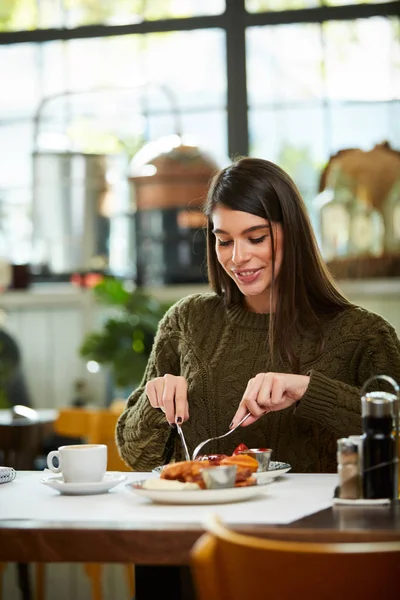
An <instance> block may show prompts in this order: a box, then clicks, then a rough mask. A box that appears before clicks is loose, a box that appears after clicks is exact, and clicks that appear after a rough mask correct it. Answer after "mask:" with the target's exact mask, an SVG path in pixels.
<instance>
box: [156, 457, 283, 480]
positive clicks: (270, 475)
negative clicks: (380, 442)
mask: <svg viewBox="0 0 400 600" xmlns="http://www.w3.org/2000/svg"><path fill="white" fill-rule="evenodd" d="M291 468H292V466H291V465H289V463H284V462H279V461H277V460H271V461H270V463H269V469H268V471H265V472H261V473H254V477H255V478H256V479H257V482H258V483H267V482H268V481H271V480H272V479H275V478H276V477H280V476H281V475H284V474H285V473H287V472H288V471H290V469H291ZM162 469H163V467H156V468H155V469H153V473H158V474H160V473H161V471H162Z"/></svg>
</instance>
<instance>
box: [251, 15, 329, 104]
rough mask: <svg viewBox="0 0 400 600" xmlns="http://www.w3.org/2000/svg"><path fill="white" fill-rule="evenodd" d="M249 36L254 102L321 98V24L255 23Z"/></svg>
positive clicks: (252, 99)
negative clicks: (262, 25) (260, 24)
mask: <svg viewBox="0 0 400 600" xmlns="http://www.w3.org/2000/svg"><path fill="white" fill-rule="evenodd" d="M246 39H247V48H248V56H247V73H248V87H249V102H250V105H253V104H260V103H265V102H274V101H278V102H281V101H294V100H309V99H314V98H321V96H322V94H323V79H322V69H321V60H322V40H321V32H320V26H319V25H311V24H307V25H304V24H301V25H281V26H273V27H271V26H266V27H251V28H249V29H248V30H247V37H246Z"/></svg>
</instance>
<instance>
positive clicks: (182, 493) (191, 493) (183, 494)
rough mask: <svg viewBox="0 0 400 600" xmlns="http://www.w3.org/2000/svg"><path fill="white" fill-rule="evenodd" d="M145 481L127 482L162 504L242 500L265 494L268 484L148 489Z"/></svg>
mask: <svg viewBox="0 0 400 600" xmlns="http://www.w3.org/2000/svg"><path fill="white" fill-rule="evenodd" d="M143 483H144V481H135V482H133V483H127V484H126V487H127V488H128V490H130V491H131V492H133V493H134V494H138V495H139V496H144V497H145V498H149V499H150V500H153V502H158V503H160V504H225V503H227V502H241V501H242V500H248V499H249V498H254V497H255V496H258V495H259V494H263V493H264V492H265V491H266V490H267V488H268V486H266V485H261V484H259V483H258V484H256V485H249V486H245V487H233V488H224V489H222V490H200V489H199V490H148V489H145V488H143V487H142V486H143Z"/></svg>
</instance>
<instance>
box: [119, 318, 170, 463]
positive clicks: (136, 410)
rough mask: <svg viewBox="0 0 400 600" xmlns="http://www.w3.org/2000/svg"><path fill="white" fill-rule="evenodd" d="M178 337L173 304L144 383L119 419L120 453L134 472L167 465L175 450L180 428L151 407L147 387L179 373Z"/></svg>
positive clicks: (163, 325)
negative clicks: (152, 380)
mask: <svg viewBox="0 0 400 600" xmlns="http://www.w3.org/2000/svg"><path fill="white" fill-rule="evenodd" d="M178 338H179V334H178V331H177V327H176V310H175V308H174V307H172V309H170V310H169V311H168V312H167V313H166V315H165V316H164V317H163V319H162V320H161V321H160V324H159V327H158V331H157V334H156V336H155V340H154V344H153V348H152V351H151V354H150V357H149V360H148V363H147V367H146V371H145V373H144V376H143V379H142V381H141V383H140V386H139V387H138V388H137V389H136V390H135V391H133V392H132V394H131V395H130V397H129V399H128V402H127V407H126V409H125V411H124V412H123V413H122V415H121V416H120V418H119V420H118V422H117V428H116V442H117V446H118V449H119V453H120V455H121V457H122V459H123V460H124V461H125V462H126V463H127V464H128V465H129V466H130V467H132V469H133V470H134V471H151V470H152V469H153V468H154V467H156V466H159V465H163V464H165V463H166V462H167V460H168V458H169V457H170V455H172V454H173V452H174V444H175V438H176V431H175V429H173V428H171V427H170V425H169V424H168V423H167V421H166V419H165V415H164V413H163V412H162V411H161V410H160V409H156V408H153V407H152V406H151V404H150V402H149V400H148V398H147V395H146V392H145V387H146V383H147V382H148V381H149V380H151V379H154V378H155V377H162V376H163V375H165V374H167V373H170V374H172V375H179V364H180V360H179V355H178V346H179V344H178Z"/></svg>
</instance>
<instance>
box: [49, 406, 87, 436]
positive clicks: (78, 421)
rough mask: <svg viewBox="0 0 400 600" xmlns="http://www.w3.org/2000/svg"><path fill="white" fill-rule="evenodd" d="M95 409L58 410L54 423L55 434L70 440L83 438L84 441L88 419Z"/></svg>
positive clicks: (68, 408)
mask: <svg viewBox="0 0 400 600" xmlns="http://www.w3.org/2000/svg"><path fill="white" fill-rule="evenodd" d="M95 412H96V409H89V408H73V407H71V408H70V407H65V408H60V409H59V411H58V415H57V419H56V421H55V423H54V431H55V433H56V434H58V435H61V436H66V437H72V438H83V439H84V440H85V441H87V440H86V438H87V435H88V431H89V428H90V419H91V417H92V415H93V414H94V413H95Z"/></svg>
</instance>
